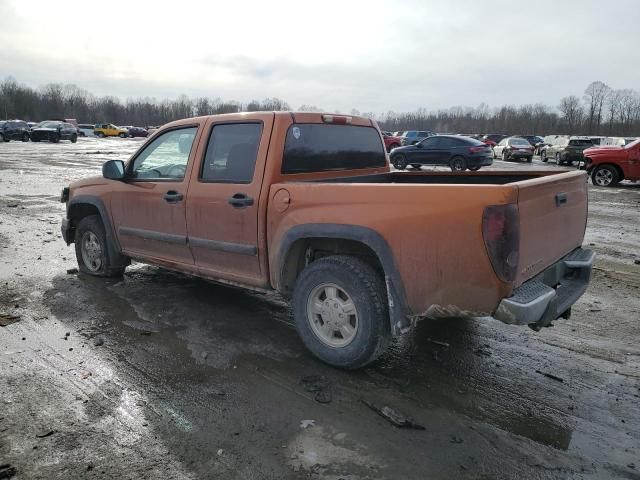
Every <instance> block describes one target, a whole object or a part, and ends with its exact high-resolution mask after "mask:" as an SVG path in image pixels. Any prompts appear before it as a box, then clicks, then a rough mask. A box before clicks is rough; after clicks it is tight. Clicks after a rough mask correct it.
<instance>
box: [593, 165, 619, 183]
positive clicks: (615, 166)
mask: <svg viewBox="0 0 640 480" xmlns="http://www.w3.org/2000/svg"><path fill="white" fill-rule="evenodd" d="M605 166H606V167H612V168H613V169H615V171H616V172H618V176H619V177H618V181H622V180H624V169H623V168H622V167H621V166H620V165H616V164H615V163H610V162H602V163H597V164H596V165H593V166H592V167H591V172H590V173H592V172H595V171H596V170H597V169H598V168H600V167H605Z"/></svg>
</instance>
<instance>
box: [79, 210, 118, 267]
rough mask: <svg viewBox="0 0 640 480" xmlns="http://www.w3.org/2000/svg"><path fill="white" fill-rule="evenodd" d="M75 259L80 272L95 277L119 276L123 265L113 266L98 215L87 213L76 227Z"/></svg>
mask: <svg viewBox="0 0 640 480" xmlns="http://www.w3.org/2000/svg"><path fill="white" fill-rule="evenodd" d="M75 247H76V259H77V260H78V268H79V269H80V271H81V272H82V273H86V274H87V275H93V276H95V277H119V276H122V274H123V273H124V267H122V266H118V267H114V266H113V265H112V262H111V260H110V258H109V250H108V245H107V237H106V235H105V231H104V225H103V224H102V220H101V219H100V216H99V215H89V216H87V217H84V218H83V219H82V220H80V223H79V224H78V226H77V227H76V237H75Z"/></svg>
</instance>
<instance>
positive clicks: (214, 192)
mask: <svg viewBox="0 0 640 480" xmlns="http://www.w3.org/2000/svg"><path fill="white" fill-rule="evenodd" d="M273 119H274V115H273V113H264V114H262V115H260V116H259V119H258V120H257V121H256V120H252V121H251V122H243V121H241V120H240V121H233V122H229V121H221V120H216V119H211V120H210V121H209V122H210V123H208V124H207V130H206V135H208V140H207V143H206V149H205V150H204V152H203V154H202V158H201V161H200V165H199V168H198V169H197V171H196V170H194V172H193V174H192V181H191V186H190V187H189V197H188V199H187V229H188V232H189V245H190V246H191V251H192V252H193V257H194V259H195V262H196V266H197V267H198V269H199V271H200V272H201V273H202V274H203V275H206V276H210V277H213V278H216V279H222V280H228V281H237V282H242V283H248V284H253V285H255V286H263V285H265V284H266V281H267V280H266V279H267V272H265V271H262V269H261V264H260V261H259V258H260V257H259V256H258V250H259V248H260V243H261V238H262V236H263V233H261V228H260V226H259V216H258V212H259V205H258V201H259V199H260V189H261V187H262V177H263V173H264V162H265V158H266V155H267V150H268V148H269V138H270V137H271V129H272V127H273ZM263 228H264V226H263ZM263 242H264V240H263ZM262 253H263V254H264V252H262Z"/></svg>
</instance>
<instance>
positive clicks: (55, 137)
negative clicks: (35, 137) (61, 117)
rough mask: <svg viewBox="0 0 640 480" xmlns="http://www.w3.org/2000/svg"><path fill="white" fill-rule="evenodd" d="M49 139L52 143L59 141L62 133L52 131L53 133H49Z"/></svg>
mask: <svg viewBox="0 0 640 480" xmlns="http://www.w3.org/2000/svg"><path fill="white" fill-rule="evenodd" d="M49 141H50V142H51V143H58V142H59V141H60V134H59V133H52V134H51V135H49Z"/></svg>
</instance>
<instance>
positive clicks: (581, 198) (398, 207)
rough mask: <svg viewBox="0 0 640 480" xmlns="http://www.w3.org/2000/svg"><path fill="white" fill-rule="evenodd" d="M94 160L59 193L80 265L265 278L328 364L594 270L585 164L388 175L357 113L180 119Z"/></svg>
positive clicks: (507, 314)
mask: <svg viewBox="0 0 640 480" xmlns="http://www.w3.org/2000/svg"><path fill="white" fill-rule="evenodd" d="M102 174H103V175H102V176H101V177H94V178H88V179H85V180H81V181H78V182H75V183H73V184H71V186H70V187H67V188H65V189H64V190H63V192H62V201H63V202H66V207H67V208H66V218H64V220H63V222H62V234H63V237H64V240H65V241H66V242H67V244H70V243H72V242H75V251H76V257H77V261H78V265H79V269H80V271H81V272H82V273H84V274H88V275H95V276H115V275H121V274H122V273H123V271H124V269H125V268H126V267H127V265H129V263H130V261H131V260H132V259H133V260H136V261H138V262H144V263H149V264H155V265H159V266H162V267H165V268H167V269H171V270H175V271H179V272H184V273H186V274H190V275H195V276H199V277H203V278H206V279H210V280H213V281H216V282H220V283H225V284H231V285H235V286H240V287H243V288H248V289H254V290H259V291H273V290H275V291H278V292H280V294H281V295H282V296H283V297H284V298H286V299H289V300H290V301H291V304H292V307H293V317H294V322H295V324H296V328H297V330H298V332H299V334H300V336H301V338H302V340H303V342H304V343H305V345H306V346H307V347H308V348H309V350H311V352H312V353H313V354H315V355H316V356H317V357H319V358H320V359H322V360H323V361H325V362H327V363H329V364H332V365H334V366H338V367H343V368H358V367H362V366H364V365H367V364H368V363H370V362H372V361H373V360H375V359H376V358H377V357H378V356H379V355H380V354H381V353H382V352H383V351H384V350H385V348H386V346H387V345H388V344H389V341H390V339H391V338H392V337H393V336H394V335H399V334H401V333H403V332H406V331H407V330H409V329H410V327H411V326H412V325H413V324H414V322H415V321H416V320H417V319H420V318H423V317H435V316H453V317H456V316H471V317H478V316H493V317H495V318H496V319H499V320H501V321H503V322H506V323H509V324H522V325H530V326H531V327H532V328H534V329H536V330H538V329H540V327H543V326H547V325H549V324H550V322H552V321H553V320H555V319H557V318H559V317H561V316H564V317H568V315H569V313H570V311H571V306H572V304H573V303H574V302H575V301H576V300H577V299H578V298H579V297H580V296H581V295H582V294H583V293H584V291H585V290H586V288H587V285H588V283H589V280H590V277H591V267H592V263H593V259H594V254H593V253H592V252H591V251H589V250H585V249H582V248H581V243H582V240H583V236H584V231H585V225H586V219H587V192H586V188H587V184H586V173H585V172H583V171H579V170H575V171H567V172H564V171H563V172H558V171H557V170H554V171H539V170H536V171H508V172H499V171H498V172H497V171H487V172H411V173H408V172H407V173H405V172H403V173H399V172H392V171H391V169H390V166H389V162H388V158H387V156H386V154H385V148H384V143H383V140H382V136H381V133H380V130H379V129H378V127H377V125H376V124H375V122H373V121H371V120H369V119H366V118H361V117H356V116H353V117H349V116H340V115H327V114H320V113H292V112H260V113H238V114H226V115H215V116H207V117H199V118H189V119H186V120H180V121H176V122H172V123H169V124H167V125H165V126H163V127H162V128H161V129H159V130H158V131H157V132H155V133H154V134H153V136H152V137H151V138H149V140H148V141H147V142H145V144H144V145H142V146H141V147H140V149H139V150H138V151H137V152H136V153H135V154H134V155H133V156H132V157H131V158H130V159H129V160H128V161H127V162H126V163H125V162H122V161H119V160H110V161H108V162H107V163H105V164H104V165H103V169H102ZM176 301H179V299H176Z"/></svg>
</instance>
